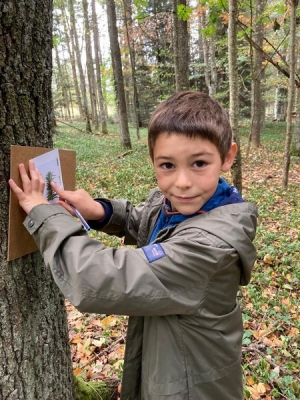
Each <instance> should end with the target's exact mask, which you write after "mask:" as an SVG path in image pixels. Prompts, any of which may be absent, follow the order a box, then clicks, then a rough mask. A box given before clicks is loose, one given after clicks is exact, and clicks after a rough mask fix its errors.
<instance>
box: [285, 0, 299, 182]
mask: <svg viewBox="0 0 300 400" xmlns="http://www.w3.org/2000/svg"><path fill="white" fill-rule="evenodd" d="M289 3H290V5H291V16H290V44H289V61H290V77H289V85H288V108H287V115H286V140H285V149H284V172H283V186H284V187H285V188H286V187H287V186H288V179H289V170H290V160H291V143H292V137H293V128H292V112H293V108H294V102H295V89H296V88H295V77H296V74H295V72H296V71H295V70H296V68H295V64H296V16H297V14H296V8H297V6H298V0H290V1H289Z"/></svg>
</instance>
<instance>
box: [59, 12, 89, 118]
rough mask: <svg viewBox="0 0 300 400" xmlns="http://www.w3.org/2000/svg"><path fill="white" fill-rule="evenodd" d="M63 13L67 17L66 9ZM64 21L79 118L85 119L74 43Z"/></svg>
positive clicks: (65, 19)
mask: <svg viewBox="0 0 300 400" xmlns="http://www.w3.org/2000/svg"><path fill="white" fill-rule="evenodd" d="M61 11H62V13H63V15H66V11H65V7H61ZM62 21H63V27H64V35H65V38H66V45H67V49H68V52H69V55H70V62H71V68H72V77H73V85H74V89H75V95H76V103H77V106H78V112H79V116H80V118H83V115H84V112H83V106H82V99H81V93H80V89H79V84H78V78H77V72H76V58H75V53H74V48H73V45H72V41H71V39H70V34H69V31H70V29H69V28H68V20H67V18H62Z"/></svg>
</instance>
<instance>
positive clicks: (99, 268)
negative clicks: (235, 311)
mask: <svg viewBox="0 0 300 400" xmlns="http://www.w3.org/2000/svg"><path fill="white" fill-rule="evenodd" d="M123 206H124V207H125V203H124V205H123ZM122 224H124V222H122V221H120V226H121V225H122ZM24 225H25V227H27V229H28V231H29V232H30V233H31V234H32V235H33V237H34V239H35V241H36V243H37V245H38V247H39V249H40V251H41V253H42V255H43V257H44V261H45V264H46V265H47V266H49V267H50V268H51V271H52V274H53V277H54V279H55V282H56V283H57V285H58V286H59V288H60V290H61V291H62V293H63V295H64V296H65V297H66V298H67V299H68V300H69V301H70V302H71V303H72V304H73V305H74V306H76V307H77V308H78V309H79V310H80V311H83V312H95V313H105V314H120V315H125V314H126V315H143V316H146V315H152V316H155V315H169V314H193V313H195V312H196V310H198V309H199V307H200V308H201V303H202V301H203V299H204V296H205V292H206V289H207V287H208V286H209V284H210V281H211V280H212V279H214V277H215V276H216V275H217V276H219V272H220V271H221V270H222V269H224V268H227V269H229V270H230V269H232V271H234V270H236V265H237V258H236V257H237V256H236V252H235V251H234V250H233V249H232V248H226V247H224V248H221V247H220V244H219V243H213V242H212V240H211V238H210V237H209V235H208V236H205V235H204V236H203V237H202V238H201V243H200V242H199V230H195V232H190V234H189V237H188V240H187V239H186V237H185V235H184V234H182V235H176V236H174V238H173V239H172V238H171V239H169V240H167V241H165V242H164V243H162V244H157V245H153V244H152V245H148V246H145V247H142V248H140V249H134V248H120V249H115V248H106V247H105V246H104V245H103V244H102V243H101V242H99V241H97V240H93V239H91V238H90V237H89V236H88V235H87V234H86V232H85V231H84V229H82V227H81V225H80V224H79V223H78V222H77V221H76V220H75V219H74V218H73V217H72V216H71V215H70V214H68V213H67V212H66V211H65V210H64V209H63V208H62V207H59V206H55V205H54V206H51V205H40V206H37V207H34V208H33V209H32V211H31V212H30V214H29V216H28V217H27V218H26V220H25V222H24ZM200 236H201V235H200ZM215 240H216V239H215ZM212 245H213V247H214V249H213V250H212ZM215 245H216V246H215ZM155 246H156V247H155ZM157 249H158V250H159V252H157ZM232 273H233V272H232ZM221 275H222V274H221ZM221 275H220V276H221ZM233 276H234V273H233ZM226 279H227V280H228V271H227V278H226ZM237 279H239V277H238V278H237ZM232 283H233V282H232Z"/></svg>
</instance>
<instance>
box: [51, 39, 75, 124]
mask: <svg viewBox="0 0 300 400" xmlns="http://www.w3.org/2000/svg"><path fill="white" fill-rule="evenodd" d="M54 50H55V61H56V65H57V72H58V76H57V83H58V87H57V89H58V90H59V89H61V92H62V97H63V102H64V103H63V108H64V109H65V111H66V114H67V115H68V119H71V111H70V102H69V93H68V89H67V86H66V80H65V78H64V74H63V71H62V67H61V63H60V58H59V54H58V47H57V45H54Z"/></svg>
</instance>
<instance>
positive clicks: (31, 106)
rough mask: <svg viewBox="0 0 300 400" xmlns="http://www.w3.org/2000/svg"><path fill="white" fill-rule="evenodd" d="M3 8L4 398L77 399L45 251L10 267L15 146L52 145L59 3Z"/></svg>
mask: <svg viewBox="0 0 300 400" xmlns="http://www.w3.org/2000/svg"><path fill="white" fill-rule="evenodd" d="M1 8H2V10H1V12H2V13H1V17H0V27H1V37H0V47H1V49H2V51H1V53H2V58H1V59H0V76H1V89H0V141H1V143H0V242H1V248H0V268H1V274H0V398H1V399H7V400H35V399H39V400H44V399H47V400H54V399H55V400H74V388H73V376H72V365H71V360H70V347H69V339H68V330H67V319H66V312H65V307H64V299H63V298H62V296H61V295H60V293H59V290H58V288H57V287H56V285H55V283H54V281H53V279H52V277H51V273H50V271H49V270H48V269H47V268H45V266H44V265H43V263H42V258H41V256H40V254H39V253H38V252H35V253H33V254H30V255H27V256H25V257H22V258H19V259H17V260H15V261H11V262H7V261H6V250H7V244H8V243H7V230H8V217H7V216H8V200H9V190H8V184H7V181H8V179H9V176H10V171H9V165H10V146H11V145H13V144H14V145H15V144H17V145H28V146H43V147H51V146H52V121H53V114H52V97H51V72H52V62H51V50H52V35H51V32H52V0H36V1H33V0H18V1H16V2H10V3H9V4H7V7H5V8H4V6H3V5H2V7H1ZM25 21H26V23H25Z"/></svg>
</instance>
